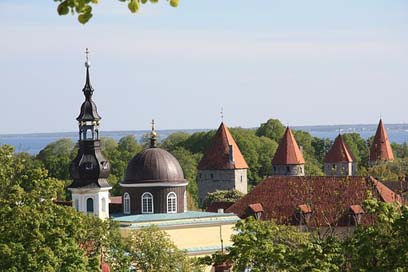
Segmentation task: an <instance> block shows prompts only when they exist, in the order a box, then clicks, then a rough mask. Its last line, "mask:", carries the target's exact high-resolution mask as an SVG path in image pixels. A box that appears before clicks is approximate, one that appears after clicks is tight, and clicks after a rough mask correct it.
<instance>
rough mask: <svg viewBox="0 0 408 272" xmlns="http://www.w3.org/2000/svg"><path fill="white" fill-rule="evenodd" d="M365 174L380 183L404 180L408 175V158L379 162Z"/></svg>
mask: <svg viewBox="0 0 408 272" xmlns="http://www.w3.org/2000/svg"><path fill="white" fill-rule="evenodd" d="M363 174H365V175H370V176H373V177H375V178H376V179H378V180H380V181H385V180H395V181H396V180H404V179H405V177H406V176H407V175H408V158H403V159H395V160H394V161H387V162H378V163H376V164H374V165H373V166H371V167H369V168H368V169H367V170H366V171H365V172H363Z"/></svg>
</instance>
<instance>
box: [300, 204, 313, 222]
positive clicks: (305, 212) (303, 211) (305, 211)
mask: <svg viewBox="0 0 408 272" xmlns="http://www.w3.org/2000/svg"><path fill="white" fill-rule="evenodd" d="M298 213H299V216H298V220H299V221H298V222H299V225H306V226H307V225H309V222H310V217H311V216H312V208H311V207H310V206H309V205H308V204H300V205H298Z"/></svg>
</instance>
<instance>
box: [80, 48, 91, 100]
mask: <svg viewBox="0 0 408 272" xmlns="http://www.w3.org/2000/svg"><path fill="white" fill-rule="evenodd" d="M85 55H86V61H85V67H86V80H85V86H84V88H83V89H82V91H83V92H84V95H85V97H86V99H87V100H90V99H91V97H92V94H93V92H94V90H93V88H92V85H91V81H90V79H89V67H91V62H90V61H89V50H88V48H87V49H86V50H85Z"/></svg>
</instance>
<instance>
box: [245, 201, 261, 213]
mask: <svg viewBox="0 0 408 272" xmlns="http://www.w3.org/2000/svg"><path fill="white" fill-rule="evenodd" d="M248 206H249V208H250V209H251V210H252V211H253V212H254V213H257V212H263V211H264V209H263V207H262V204H261V203H254V204H249V205H248Z"/></svg>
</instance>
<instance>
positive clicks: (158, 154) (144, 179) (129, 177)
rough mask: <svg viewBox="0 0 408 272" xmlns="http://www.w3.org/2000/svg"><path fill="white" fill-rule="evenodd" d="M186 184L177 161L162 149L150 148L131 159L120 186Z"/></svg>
mask: <svg viewBox="0 0 408 272" xmlns="http://www.w3.org/2000/svg"><path fill="white" fill-rule="evenodd" d="M163 182H166V183H172V184H175V183H176V184H177V183H186V182H187V181H186V179H185V178H184V174H183V170H182V169H181V166H180V163H179V162H178V161H177V159H176V158H175V157H174V156H173V155H171V154H170V153H169V152H167V151H166V150H164V149H161V148H157V147H152V148H148V149H145V150H144V151H142V152H140V153H139V154H137V155H136V156H134V157H133V159H131V160H130V161H129V163H128V166H127V169H126V173H125V178H124V180H123V181H122V184H138V183H163Z"/></svg>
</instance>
